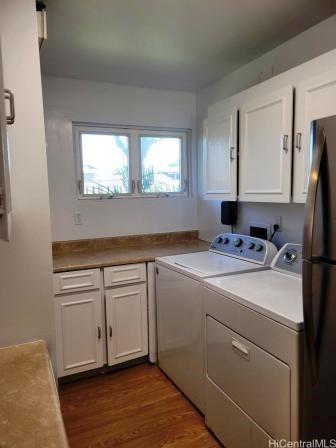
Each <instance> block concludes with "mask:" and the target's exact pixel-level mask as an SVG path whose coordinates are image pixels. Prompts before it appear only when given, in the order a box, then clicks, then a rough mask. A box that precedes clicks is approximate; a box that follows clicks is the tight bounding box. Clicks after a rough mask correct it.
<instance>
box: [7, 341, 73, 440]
mask: <svg viewBox="0 0 336 448" xmlns="http://www.w3.org/2000/svg"><path fill="white" fill-rule="evenodd" d="M0 446H1V447H10V448H23V447H24V448H66V447H68V442H67V438H66V435H65V430H64V426H63V420H62V415H61V411H60V408H59V404H58V395H57V391H56V388H55V383H54V380H53V376H52V373H51V365H50V361H49V355H48V351H47V347H46V343H45V342H44V341H36V342H31V343H27V344H22V345H16V346H12V347H5V348H1V349H0Z"/></svg>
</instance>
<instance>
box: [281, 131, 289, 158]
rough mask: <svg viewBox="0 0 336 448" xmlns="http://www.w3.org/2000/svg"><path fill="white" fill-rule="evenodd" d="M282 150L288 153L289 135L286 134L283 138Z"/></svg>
mask: <svg viewBox="0 0 336 448" xmlns="http://www.w3.org/2000/svg"><path fill="white" fill-rule="evenodd" d="M282 149H283V150H284V151H285V153H286V154H287V152H288V135H287V134H284V136H283V137H282Z"/></svg>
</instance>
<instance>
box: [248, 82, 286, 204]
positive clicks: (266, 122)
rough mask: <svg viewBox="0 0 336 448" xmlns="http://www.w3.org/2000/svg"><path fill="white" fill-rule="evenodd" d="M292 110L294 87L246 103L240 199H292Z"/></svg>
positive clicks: (254, 200)
mask: <svg viewBox="0 0 336 448" xmlns="http://www.w3.org/2000/svg"><path fill="white" fill-rule="evenodd" d="M292 113H293V88H292V87H291V86H290V87H286V88H285V89H282V90H280V91H277V92H274V93H272V94H271V95H268V96H265V97H263V98H261V97H260V98H258V99H257V100H255V101H254V102H253V103H250V104H245V105H243V107H242V109H241V134H240V135H241V144H240V159H239V160H240V190H239V200H241V201H249V202H289V201H290V189H291V160H292Z"/></svg>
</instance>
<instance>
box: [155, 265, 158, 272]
mask: <svg viewBox="0 0 336 448" xmlns="http://www.w3.org/2000/svg"><path fill="white" fill-rule="evenodd" d="M155 272H156V273H157V274H159V267H158V266H155Z"/></svg>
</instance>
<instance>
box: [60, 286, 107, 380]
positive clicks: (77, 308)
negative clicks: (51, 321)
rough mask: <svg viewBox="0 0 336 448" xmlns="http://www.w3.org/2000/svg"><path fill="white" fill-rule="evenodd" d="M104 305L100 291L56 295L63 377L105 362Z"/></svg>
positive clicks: (99, 365) (93, 367)
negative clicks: (102, 316) (102, 307)
mask: <svg viewBox="0 0 336 448" xmlns="http://www.w3.org/2000/svg"><path fill="white" fill-rule="evenodd" d="M101 306H102V305H101V292H100V290H98V291H89V292H81V293H78V294H67V295H63V296H59V297H56V298H55V317H56V346H57V374H58V376H59V377H62V376H66V375H70V374H74V373H79V372H83V371H85V370H91V369H95V368H98V367H101V366H102V365H103V347H104V343H103V337H102V335H103V329H102V318H101V315H102V313H101Z"/></svg>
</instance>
